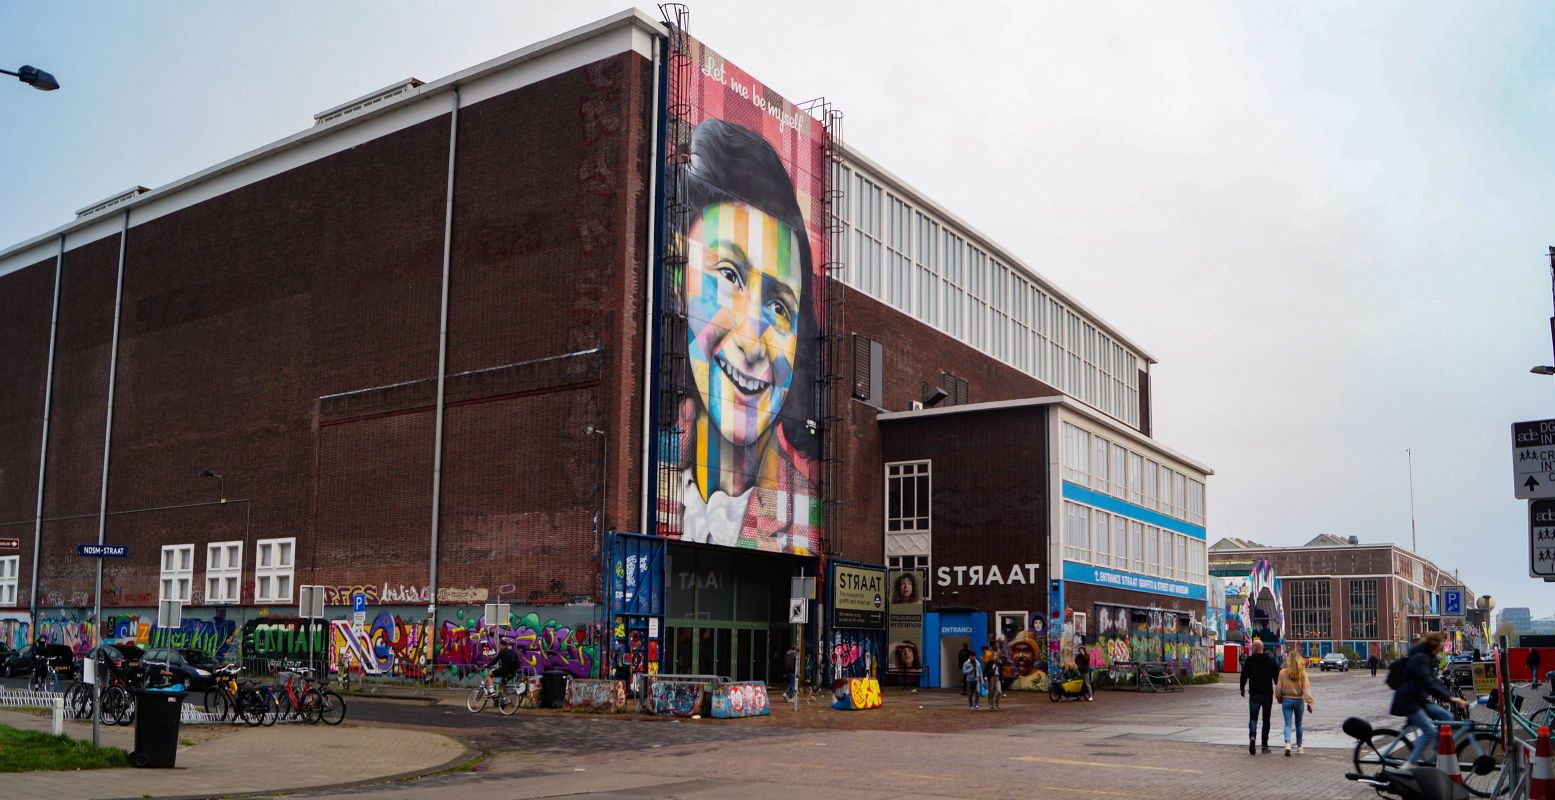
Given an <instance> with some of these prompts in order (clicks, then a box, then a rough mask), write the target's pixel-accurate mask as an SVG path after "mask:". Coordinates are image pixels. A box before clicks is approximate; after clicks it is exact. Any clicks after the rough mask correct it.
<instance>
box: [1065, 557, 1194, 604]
mask: <svg viewBox="0 0 1555 800" xmlns="http://www.w3.org/2000/svg"><path fill="white" fill-rule="evenodd" d="M1064 580H1066V581H1074V582H1076V583H1089V584H1093V585H1095V586H1116V587H1117V588H1119V589H1127V590H1129V591H1131V592H1149V593H1151V594H1164V595H1166V596H1168V597H1185V598H1187V599H1189V600H1205V599H1207V598H1208V596H1209V591H1208V590H1207V589H1205V588H1204V587H1203V586H1200V585H1198V584H1193V583H1183V582H1182V581H1173V580H1167V579H1166V578H1155V577H1151V576H1149V575H1136V574H1134V573H1132V572H1120V571H1118V570H1115V569H1107V568H1105V567H1093V566H1091V565H1090V564H1081V563H1079V562H1078V561H1065V562H1064Z"/></svg>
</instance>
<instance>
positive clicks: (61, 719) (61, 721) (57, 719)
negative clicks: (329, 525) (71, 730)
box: [54, 697, 65, 736]
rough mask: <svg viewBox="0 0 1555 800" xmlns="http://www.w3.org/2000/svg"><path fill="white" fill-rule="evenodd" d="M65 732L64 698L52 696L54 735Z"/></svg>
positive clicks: (60, 734) (61, 734)
mask: <svg viewBox="0 0 1555 800" xmlns="http://www.w3.org/2000/svg"><path fill="white" fill-rule="evenodd" d="M64 734H65V698H63V697H56V698H54V735H55V736H63V735H64Z"/></svg>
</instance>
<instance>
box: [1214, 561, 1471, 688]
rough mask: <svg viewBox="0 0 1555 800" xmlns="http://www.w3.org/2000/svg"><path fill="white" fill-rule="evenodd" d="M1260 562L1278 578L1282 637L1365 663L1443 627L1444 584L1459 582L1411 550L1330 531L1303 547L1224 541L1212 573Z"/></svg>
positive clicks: (1239, 570) (1229, 573)
mask: <svg viewBox="0 0 1555 800" xmlns="http://www.w3.org/2000/svg"><path fill="white" fill-rule="evenodd" d="M1260 560H1267V561H1268V562H1270V564H1271V565H1272V566H1273V568H1274V572H1275V573H1276V574H1278V575H1279V576H1280V600H1281V601H1282V603H1283V607H1284V615H1285V626H1284V630H1283V631H1281V632H1280V634H1281V637H1282V639H1283V641H1285V642H1287V643H1289V644H1290V645H1293V646H1295V647H1297V648H1298V649H1299V650H1300V651H1301V652H1302V653H1304V654H1307V655H1322V654H1324V653H1329V652H1334V651H1344V650H1348V651H1350V652H1352V653H1354V654H1355V656H1356V657H1358V658H1361V659H1365V658H1366V657H1368V656H1369V655H1374V654H1375V655H1382V656H1385V655H1387V654H1388V653H1394V652H1402V649H1403V648H1404V647H1405V646H1406V645H1407V644H1408V643H1409V642H1411V641H1413V640H1414V639H1415V638H1416V637H1418V636H1419V635H1420V634H1422V633H1425V632H1426V631H1440V630H1442V617H1441V613H1440V609H1439V608H1438V607H1437V606H1438V598H1439V596H1440V594H1439V593H1440V590H1441V587H1442V586H1444V585H1448V584H1455V583H1459V582H1458V581H1457V580H1456V578H1455V577H1454V575H1453V574H1452V573H1450V572H1447V571H1445V570H1443V569H1442V568H1441V567H1438V566H1437V565H1436V564H1435V563H1433V562H1431V561H1430V560H1429V559H1426V558H1422V557H1421V556H1419V555H1417V554H1415V553H1412V552H1410V551H1409V550H1407V549H1405V548H1402V547H1399V546H1397V545H1393V544H1363V543H1361V542H1360V541H1359V539H1357V538H1356V537H1353V536H1352V537H1349V538H1340V537H1338V536H1333V535H1330V534H1322V535H1320V536H1317V537H1316V538H1314V539H1312V540H1311V541H1310V542H1307V543H1306V544H1304V545H1302V546H1300V547H1269V546H1266V545H1261V544H1258V543H1256V542H1251V541H1247V540H1245V539H1236V538H1226V539H1221V540H1220V541H1218V542H1216V543H1215V544H1214V545H1213V546H1211V547H1210V552H1209V562H1210V574H1211V575H1215V576H1218V577H1223V578H1228V579H1229V578H1238V577H1245V576H1246V575H1247V574H1248V572H1249V571H1250V570H1251V569H1252V567H1253V564H1254V563H1256V562H1258V561H1260ZM1470 600H1471V601H1472V600H1473V595H1472V592H1471V593H1470ZM1468 605H1469V607H1470V608H1472V607H1473V605H1474V604H1473V603H1472V602H1470V603H1469V604H1468Z"/></svg>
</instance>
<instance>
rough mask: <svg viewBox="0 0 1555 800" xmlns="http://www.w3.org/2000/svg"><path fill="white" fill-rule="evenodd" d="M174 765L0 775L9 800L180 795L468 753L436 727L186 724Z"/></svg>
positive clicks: (454, 758)
mask: <svg viewBox="0 0 1555 800" xmlns="http://www.w3.org/2000/svg"><path fill="white" fill-rule="evenodd" d="M0 722H4V723H5V724H7V725H14V726H16V727H20V728H27V729H31V730H45V731H47V730H48V729H49V721H48V719H47V718H42V717H34V716H31V715H28V714H19V713H14V712H0ZM67 733H68V734H69V735H71V736H73V737H75V738H80V739H86V740H90V739H91V726H90V725H84V726H83V725H81V724H80V723H74V724H71V725H70V726H68V728H67ZM181 736H182V738H191V739H193V740H195V741H196V742H197V744H195V745H194V746H192V747H180V748H179V753H178V766H177V767H176V768H174V769H102V770H88V771H82V772H25V773H15V774H10V775H6V776H4V778H3V779H0V782H3V787H4V791H3V792H0V794H3V795H4V796H5V797H6V798H7V800H60V799H61V798H72V799H77V798H78V799H79V800H99V799H102V798H126V797H135V798H140V797H186V796H198V797H205V796H212V795H228V794H238V793H244V792H256V791H280V790H291V789H302V788H306V787H310V786H331V785H337V784H346V783H353V782H358V781H370V780H378V779H384V778H388V777H390V776H397V775H403V774H405V773H424V772H427V771H432V770H436V769H439V768H443V767H445V766H451V765H452V764H455V763H462V762H463V761H464V760H465V758H466V757H467V756H469V755H473V754H470V753H469V752H468V751H467V750H466V749H465V748H464V747H463V746H462V745H460V744H458V743H457V742H455V741H453V740H452V739H449V738H448V737H446V736H442V735H439V734H435V733H428V732H425V731H417V730H408V729H400V728H388V727H382V726H372V727H365V726H356V725H351V724H349V723H348V724H346V725H341V726H338V727H335V726H329V725H277V726H274V727H270V728H246V727H244V728H238V727H232V726H223V727H222V728H219V729H218V728H214V727H213V726H188V727H186V728H184V729H183V732H182V733H181ZM133 741H134V738H133V732H132V730H130V729H122V728H106V729H105V736H104V737H103V739H102V742H103V744H104V745H110V746H114V747H123V748H125V749H130V748H131V746H132V745H133Z"/></svg>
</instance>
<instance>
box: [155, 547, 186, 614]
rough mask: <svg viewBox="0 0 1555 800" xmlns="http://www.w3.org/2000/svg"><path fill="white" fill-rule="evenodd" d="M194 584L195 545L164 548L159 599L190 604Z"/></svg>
mask: <svg viewBox="0 0 1555 800" xmlns="http://www.w3.org/2000/svg"><path fill="white" fill-rule="evenodd" d="M193 584H194V545H192V544H170V545H164V546H163V547H162V582H161V594H160V596H159V598H158V599H161V600H177V601H178V602H180V603H187V602H189V590H190V588H191V587H192V586H193Z"/></svg>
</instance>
